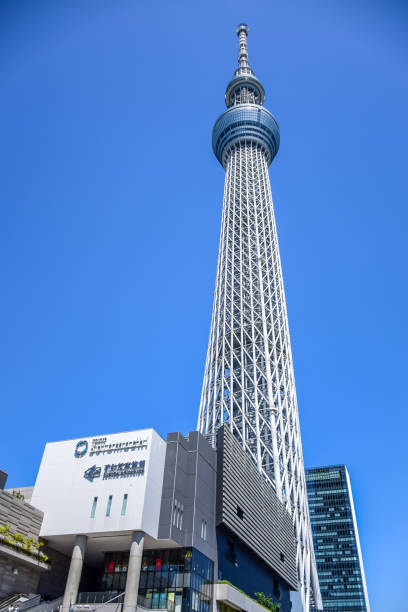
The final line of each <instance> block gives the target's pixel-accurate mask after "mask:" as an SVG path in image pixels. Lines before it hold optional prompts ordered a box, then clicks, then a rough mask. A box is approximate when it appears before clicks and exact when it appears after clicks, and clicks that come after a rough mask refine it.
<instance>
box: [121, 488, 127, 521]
mask: <svg viewBox="0 0 408 612" xmlns="http://www.w3.org/2000/svg"><path fill="white" fill-rule="evenodd" d="M127 500H128V494H127V493H125V494H124V496H123V502H122V516H125V514H126V506H127Z"/></svg>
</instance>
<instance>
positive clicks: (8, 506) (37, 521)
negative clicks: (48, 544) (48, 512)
mask: <svg viewBox="0 0 408 612" xmlns="http://www.w3.org/2000/svg"><path fill="white" fill-rule="evenodd" d="M42 520H43V513H42V512H41V511H40V510H38V509H37V508H34V506H32V505H31V504H29V503H28V502H26V501H25V500H23V499H18V498H17V497H15V496H14V495H13V494H12V493H9V492H8V491H2V490H0V525H4V524H5V523H8V524H9V525H10V529H11V531H17V532H18V533H22V534H23V535H25V536H26V537H29V538H34V539H35V540H38V535H39V533H40V528H41V523H42Z"/></svg>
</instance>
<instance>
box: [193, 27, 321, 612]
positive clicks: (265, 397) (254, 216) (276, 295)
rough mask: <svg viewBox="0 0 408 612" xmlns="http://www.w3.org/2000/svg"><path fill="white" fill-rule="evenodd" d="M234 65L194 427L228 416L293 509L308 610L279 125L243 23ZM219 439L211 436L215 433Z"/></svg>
mask: <svg viewBox="0 0 408 612" xmlns="http://www.w3.org/2000/svg"><path fill="white" fill-rule="evenodd" d="M237 34H238V41H239V52H238V68H237V69H236V70H235V73H234V76H233V78H232V80H231V81H230V83H229V84H228V86H227V90H226V93H225V102H226V105H227V110H226V111H225V112H224V113H223V114H222V115H221V116H220V117H219V118H218V119H217V121H216V123H215V126H214V129H213V138H212V145H213V150H214V153H215V155H216V157H217V159H218V160H219V161H220V163H221V164H222V166H223V167H224V169H225V171H226V175H225V187H224V201H223V212H222V222H221V238H220V246H219V254H218V265H217V278H216V287H215V293H214V306H213V311H212V321H211V329H210V339H209V344H208V352H207V360H206V365H205V374H204V383H203V390H202V396H201V404H200V411H199V418H198V429H199V430H200V431H201V432H202V433H203V434H206V435H209V436H211V434H215V432H216V431H217V429H218V428H219V427H221V426H222V425H223V424H224V423H226V424H228V427H229V428H230V430H231V432H232V433H233V434H234V436H235V437H236V438H237V439H238V440H239V442H240V443H241V444H242V447H243V448H244V449H245V451H246V453H247V454H248V455H249V456H250V457H251V458H252V460H253V461H254V463H255V464H256V466H257V467H258V470H259V471H260V472H261V473H262V474H263V475H264V477H265V478H266V479H268V480H269V481H270V483H271V485H272V487H273V488H274V490H275V492H276V495H277V496H278V498H279V499H280V500H281V501H282V502H283V504H284V505H285V507H286V508H287V510H288V511H289V512H290V514H291V516H292V519H293V525H294V530H295V536H296V543H297V551H296V555H297V568H298V579H299V587H300V593H301V598H302V604H303V609H304V610H305V612H308V611H309V610H310V608H312V607H313V608H319V609H320V608H321V607H322V605H321V596H320V589H319V583H318V578H317V571H316V563H315V558H314V552H313V540H312V532H311V526H310V517H309V509H308V502H307V493H306V481H305V472H304V465H303V454H302V444H301V437H300V427H299V415H298V407H297V400H296V388H295V379H294V372H293V363H292V352H291V345H290V336H289V326H288V319H287V312H286V302H285V292H284V286H283V278H282V268H281V261H280V255H279V245H278V237H277V233H276V225H275V217H274V211H273V202H272V194H271V186H270V181H269V174H268V166H269V165H270V164H271V162H272V160H273V158H274V157H275V155H276V154H277V152H278V149H279V140H280V136H279V127H278V124H277V122H276V120H275V118H274V117H273V115H272V114H271V113H270V112H269V111H268V110H266V109H265V108H264V106H263V102H264V98H265V92H264V88H263V86H262V84H261V83H260V81H259V80H258V79H257V78H256V76H255V74H254V72H253V70H252V69H251V67H250V65H249V60H248V48H247V36H248V27H247V26H246V25H245V24H240V25H239V26H238V28H237ZM214 438H215V436H214Z"/></svg>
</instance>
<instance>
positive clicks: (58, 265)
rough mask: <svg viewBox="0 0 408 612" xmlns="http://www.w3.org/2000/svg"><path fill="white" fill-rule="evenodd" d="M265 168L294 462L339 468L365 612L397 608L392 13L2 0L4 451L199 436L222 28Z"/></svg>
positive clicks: (217, 205)
mask: <svg viewBox="0 0 408 612" xmlns="http://www.w3.org/2000/svg"><path fill="white" fill-rule="evenodd" d="M240 21H245V22H247V23H248V24H249V26H250V38H249V55H250V61H251V64H252V66H253V68H254V69H255V72H256V74H257V75H258V76H259V78H260V79H261V80H262V82H263V84H264V86H265V89H266V92H267V98H266V102H265V104H266V106H267V108H268V109H270V110H271V111H272V112H273V113H274V115H275V116H276V118H277V120H278V122H279V125H280V129H281V148H280V151H279V153H278V156H277V158H276V159H275V161H274V162H273V164H272V167H271V173H270V174H271V183H272V191H273V195H274V200H275V208H276V216H277V223H278V232H279V238H280V247H281V254H282V262H283V268H284V279H285V285H286V293H287V302H288V311H289V322H290V328H291V335H292V343H293V353H294V360H295V374H296V381H297V389H298V396H299V406H300V418H301V428H302V435H303V447H304V455H305V461H306V465H308V466H316V465H322V464H328V463H345V464H346V465H347V466H348V468H349V471H350V474H351V479H352V485H353V488H354V494H355V501H356V504H357V512H358V520H359V527H360V535H361V541H362V548H363V554H364V559H365V567H366V573H367V582H368V589H369V595H370V599H371V603H372V611H373V612H380V611H381V610H391V609H393V610H406V609H408V604H407V603H406V585H404V584H403V582H404V578H406V550H407V546H408V543H407V530H406V513H407V505H408V500H407V471H406V467H407V460H406V440H405V437H406V432H407V427H408V417H407V384H406V379H407V366H406V353H407V349H406V346H407V342H408V337H407V336H408V334H407V325H406V320H407V301H408V300H407V293H408V290H407V273H406V267H407V251H406V247H407V239H406V236H407V230H406V227H407V221H408V213H407V191H408V189H407V141H408V125H407V108H408V87H407V72H406V68H407V56H408V53H407V51H408V42H407V41H408V36H407V32H408V11H407V5H406V4H405V3H403V2H395V1H389V0H388V1H386V0H384V1H382V2H376V1H375V0H370V1H368V0H367V1H358V0H357V1H355V0H354V1H352V0H341V1H340V0H338V1H333V2H327V0H318V1H317V0H311V1H309V2H304V1H301V0H295V1H292V2H285V1H283V0H281V1H271V0H246V1H245V2H243V1H242V0H234V1H223V0H217V1H214V0H205V1H204V0H195V1H191V0H190V1H185V2H180V1H177V0H176V1H175V0H173V1H171V2H169V1H164V0H162V1H161V2H157V1H154V0H150V1H149V2H147V1H140V0H139V1H137V0H133V1H130V0H116V1H114V2H112V1H104V0H95V1H88V0H81V1H74V0H69V1H68V0H67V1H63V0H60V1H59V2H55V1H49V2H45V1H42V0H36V2H32V1H25V2H24V1H18V2H17V1H15V0H9V1H5V0H3V1H2V2H1V5H0V54H1V57H2V61H1V67H0V72H1V80H2V95H1V97H0V114H1V118H2V124H3V127H2V147H1V150H0V168H1V181H0V194H1V213H2V214H1V227H0V250H1V253H0V257H1V272H0V274H1V294H2V298H1V302H0V322H1V323H0V325H1V345H2V350H1V357H0V359H1V363H0V372H1V378H2V381H1V385H0V389H1V390H0V394H1V395H0V401H1V415H2V416H1V432H2V435H1V447H0V467H1V468H3V469H5V470H6V471H7V472H8V473H9V474H10V478H9V485H10V486H19V485H20V486H23V485H29V484H32V483H33V482H34V480H35V476H36V472H37V470H38V467H39V463H40V459H41V455H42V451H43V447H44V444H45V443H46V442H47V441H49V440H58V439H64V438H73V437H82V436H87V435H92V434H102V433H106V432H113V431H123V430H129V429H137V428H141V427H150V426H152V427H154V428H156V429H157V430H158V431H159V432H160V433H161V434H163V435H165V434H166V433H167V432H168V431H174V430H181V431H182V432H188V431H189V430H191V429H194V428H195V425H196V416H197V410H198V404H199V397H200V390H201V383H202V374H203V368H204V360H205V353H206V348H207V341H208V332H209V323H210V315H211V305H212V292H213V290H214V279H215V270H216V258H217V248H218V239H219V229H220V216H221V203H222V190H223V180H224V172H223V170H222V168H221V166H220V165H219V164H218V162H217V161H216V159H215V157H214V155H213V153H212V150H211V130H212V126H213V124H214V121H215V119H216V118H217V116H218V115H219V114H220V113H221V112H223V109H224V102H223V96H224V90H225V86H226V84H227V82H228V80H229V79H230V77H231V75H232V72H233V70H234V68H235V65H236V56H237V41H236V35H235V26H236V24H237V23H238V22H240Z"/></svg>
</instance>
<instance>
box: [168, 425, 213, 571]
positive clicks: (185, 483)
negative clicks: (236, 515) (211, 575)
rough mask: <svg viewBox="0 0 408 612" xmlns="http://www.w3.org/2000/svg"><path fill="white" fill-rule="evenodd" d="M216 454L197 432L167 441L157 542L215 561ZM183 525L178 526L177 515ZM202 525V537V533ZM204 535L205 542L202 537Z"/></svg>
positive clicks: (172, 437)
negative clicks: (168, 542) (173, 544)
mask: <svg viewBox="0 0 408 612" xmlns="http://www.w3.org/2000/svg"><path fill="white" fill-rule="evenodd" d="M216 467H217V464H216V452H215V451H214V449H212V448H211V446H210V445H209V444H208V442H207V440H206V439H205V438H204V437H203V436H202V435H201V434H200V433H198V432H197V431H193V432H190V433H189V435H188V438H184V437H183V436H182V435H181V434H180V433H171V434H169V435H168V437H167V450H166V461H165V468H164V477H163V494H162V500H161V509H160V523H159V538H164V539H171V540H173V541H174V542H176V543H177V544H179V545H180V546H184V547H189V546H192V547H194V548H196V549H197V550H199V551H200V552H202V553H203V554H204V555H205V556H206V557H208V558H209V559H211V560H213V561H214V560H215V557H216V537H215V496H216V482H217V474H216ZM179 511H181V512H182V524H181V528H180V526H177V512H179ZM203 521H205V534H204V533H203V532H202V528H203ZM202 535H205V538H203V537H202Z"/></svg>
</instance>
